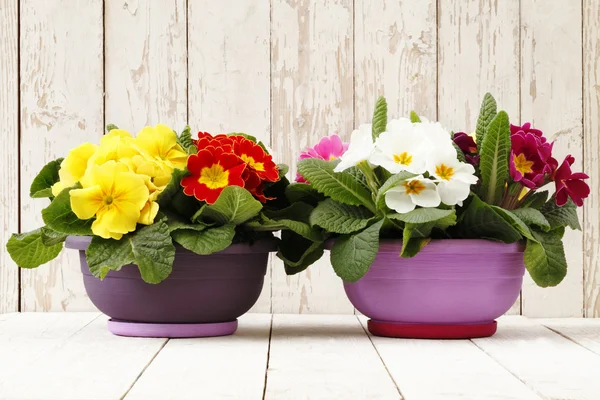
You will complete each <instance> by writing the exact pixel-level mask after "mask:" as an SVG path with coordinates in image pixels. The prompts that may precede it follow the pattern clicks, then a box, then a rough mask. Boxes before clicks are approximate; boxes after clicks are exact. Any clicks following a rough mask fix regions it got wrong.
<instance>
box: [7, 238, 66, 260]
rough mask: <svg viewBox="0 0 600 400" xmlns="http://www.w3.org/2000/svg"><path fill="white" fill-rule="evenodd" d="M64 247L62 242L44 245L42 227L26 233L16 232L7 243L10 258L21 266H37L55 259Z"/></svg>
mask: <svg viewBox="0 0 600 400" xmlns="http://www.w3.org/2000/svg"><path fill="white" fill-rule="evenodd" d="M62 248H63V245H62V243H57V244H54V245H50V246H46V245H44V243H43V242H42V232H41V229H36V230H34V231H31V232H26V233H14V234H12V235H11V237H10V239H8V242H7V243H6V250H7V251H8V254H9V255H10V258H12V260H13V261H14V262H15V263H16V264H17V265H18V266H19V267H21V268H37V267H39V266H40V265H42V264H45V263H47V262H48V261H51V260H53V259H55V258H56V257H57V256H58V255H59V254H60V251H61V250H62Z"/></svg>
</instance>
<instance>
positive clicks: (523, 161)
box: [513, 153, 533, 175]
mask: <svg viewBox="0 0 600 400" xmlns="http://www.w3.org/2000/svg"><path fill="white" fill-rule="evenodd" d="M513 162H514V163H515V168H516V169H517V171H519V172H520V173H521V174H523V175H525V174H527V173H529V172H533V168H532V167H533V161H527V158H525V154H523V153H521V154H519V155H515V156H514V157H513Z"/></svg>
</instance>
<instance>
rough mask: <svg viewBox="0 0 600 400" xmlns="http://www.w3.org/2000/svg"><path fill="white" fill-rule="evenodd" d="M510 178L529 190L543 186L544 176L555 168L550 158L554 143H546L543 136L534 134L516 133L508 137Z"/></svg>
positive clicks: (553, 160)
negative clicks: (509, 144)
mask: <svg viewBox="0 0 600 400" xmlns="http://www.w3.org/2000/svg"><path fill="white" fill-rule="evenodd" d="M510 140H511V152H510V176H511V177H512V178H513V180H514V181H515V182H521V184H522V185H523V186H526V187H528V188H529V189H536V188H538V187H540V186H543V185H544V183H545V179H546V175H548V174H551V173H552V171H553V169H554V168H556V164H557V162H556V160H555V159H554V158H552V146H553V144H554V143H548V142H546V139H545V138H544V137H543V136H538V135H537V134H536V133H534V132H531V131H529V132H525V131H522V130H521V131H517V132H515V133H514V134H512V135H511V137H510Z"/></svg>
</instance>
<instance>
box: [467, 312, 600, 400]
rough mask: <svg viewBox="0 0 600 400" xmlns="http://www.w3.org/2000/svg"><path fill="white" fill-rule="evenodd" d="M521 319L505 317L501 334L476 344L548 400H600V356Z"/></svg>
mask: <svg viewBox="0 0 600 400" xmlns="http://www.w3.org/2000/svg"><path fill="white" fill-rule="evenodd" d="M534 321H535V320H528V319H526V318H521V317H503V318H501V319H500V320H499V322H498V324H499V325H498V333H496V335H494V336H493V337H491V338H484V339H474V340H473V342H474V343H475V344H476V345H477V346H478V347H479V348H481V349H482V350H483V351H485V352H486V353H487V354H488V355H489V356H490V357H492V358H493V359H495V360H496V361H498V363H500V365H502V366H503V367H504V368H506V369H507V370H509V371H510V372H511V373H512V374H514V375H515V376H516V377H518V378H519V379H520V380H521V381H523V382H524V383H525V384H526V385H527V386H528V387H530V388H532V389H533V390H534V391H535V392H536V393H539V394H540V395H541V396H542V397H544V398H546V399H573V400H575V399H576V400H588V399H589V400H597V399H598V394H599V393H600V379H598V377H599V376H600V356H599V355H597V354H595V353H593V352H591V351H590V350H587V349H585V348H583V347H582V346H580V345H578V344H575V343H573V342H572V341H571V340H569V339H566V338H564V337H562V336H560V335H558V334H556V333H554V332H552V331H551V330H549V329H548V328H545V327H543V326H541V325H540V324H538V323H537V322H534Z"/></svg>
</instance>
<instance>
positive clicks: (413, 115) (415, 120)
mask: <svg viewBox="0 0 600 400" xmlns="http://www.w3.org/2000/svg"><path fill="white" fill-rule="evenodd" d="M410 122H412V123H413V124H416V123H418V122H421V118H419V115H418V114H417V113H416V112H414V111H411V112H410Z"/></svg>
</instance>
